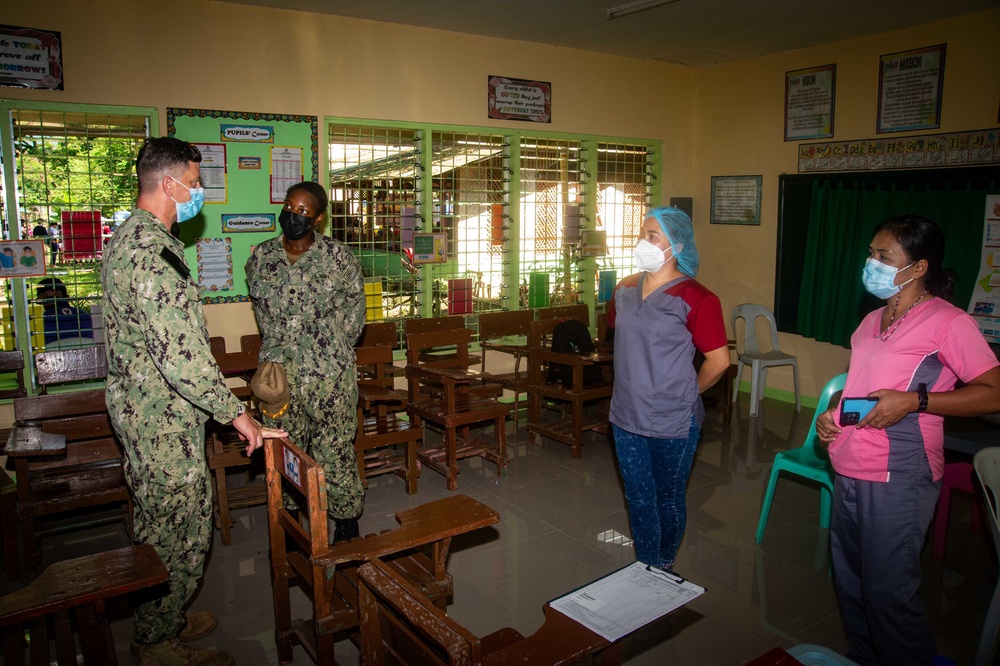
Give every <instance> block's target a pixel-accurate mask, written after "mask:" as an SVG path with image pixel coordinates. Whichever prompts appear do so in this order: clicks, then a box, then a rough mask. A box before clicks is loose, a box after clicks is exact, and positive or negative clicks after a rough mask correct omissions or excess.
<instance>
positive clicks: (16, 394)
mask: <svg viewBox="0 0 1000 666" xmlns="http://www.w3.org/2000/svg"><path fill="white" fill-rule="evenodd" d="M8 372H9V373H13V374H14V377H15V379H16V383H15V385H14V386H12V387H10V388H6V389H2V390H0V399H3V400H13V399H14V398H23V397H24V396H26V395H28V390H27V388H26V387H25V384H24V354H23V353H22V352H21V351H20V350H18V351H7V352H0V373H8ZM9 435H10V431H9V430H6V431H5V432H4V434H3V435H2V436H0V447H2V446H4V445H5V444H6V443H7V437H8V436H9ZM16 515H17V484H15V483H14V479H12V478H10V475H9V474H7V471H6V470H4V469H3V468H0V535H2V537H3V561H2V564H3V569H4V571H5V572H6V574H7V579H8V580H14V579H16V578H17V577H18V575H19V573H20V565H19V563H18V555H17V520H16Z"/></svg>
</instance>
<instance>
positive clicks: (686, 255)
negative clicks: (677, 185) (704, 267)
mask: <svg viewBox="0 0 1000 666" xmlns="http://www.w3.org/2000/svg"><path fill="white" fill-rule="evenodd" d="M650 217H652V218H654V219H655V220H656V221H657V222H659V223H660V228H661V229H663V233H665V234H666V235H667V240H669V241H670V247H672V248H673V254H674V256H675V257H677V269H678V270H679V271H680V272H681V273H684V274H685V275H687V276H689V277H695V276H696V275H698V247H697V246H696V245H695V244H694V226H693V225H692V224H691V218H690V217H688V216H687V213H685V212H684V211H682V210H681V209H680V208H671V207H670V206H659V207H658V208H652V209H650V210H649V212H647V213H646V218H650Z"/></svg>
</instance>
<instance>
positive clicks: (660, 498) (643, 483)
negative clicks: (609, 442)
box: [611, 414, 701, 569]
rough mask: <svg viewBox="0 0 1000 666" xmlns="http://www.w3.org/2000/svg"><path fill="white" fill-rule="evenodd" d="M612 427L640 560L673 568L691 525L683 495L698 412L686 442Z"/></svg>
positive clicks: (633, 538)
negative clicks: (689, 524)
mask: <svg viewBox="0 0 1000 666" xmlns="http://www.w3.org/2000/svg"><path fill="white" fill-rule="evenodd" d="M611 427H612V431H613V432H614V436H615V452H616V453H617V455H618V467H619V468H620V469H621V473H622V480H623V481H624V482H625V500H626V501H627V502H628V520H629V525H630V526H631V528H632V541H633V542H634V544H635V556H636V559H638V560H639V561H640V562H643V563H644V564H652V565H654V566H662V567H666V568H668V569H670V568H672V567H673V566H674V558H675V557H676V556H677V550H678V549H679V548H680V545H681V539H682V538H683V537H684V528H685V527H686V526H687V503H686V500H685V493H686V492H687V482H688V476H689V475H690V474H691V464H692V463H693V462H694V451H695V448H696V447H697V446H698V438H699V436H700V435H701V429H700V428H699V427H698V423H697V421H695V418H694V414H692V415H691V429H690V430H689V431H688V436H687V437H686V438H679V439H663V438H659V437H645V436H643V435H636V434H635V433H631V432H628V431H627V430H622V429H621V428H619V427H618V426H616V425H614V424H612V426H611Z"/></svg>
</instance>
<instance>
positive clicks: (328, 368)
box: [246, 182, 365, 541]
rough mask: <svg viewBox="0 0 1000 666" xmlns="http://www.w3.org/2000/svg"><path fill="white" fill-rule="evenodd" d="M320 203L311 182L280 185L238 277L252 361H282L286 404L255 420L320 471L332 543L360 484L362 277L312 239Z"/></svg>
mask: <svg viewBox="0 0 1000 666" xmlns="http://www.w3.org/2000/svg"><path fill="white" fill-rule="evenodd" d="M327 203H328V199H327V196H326V192H324V191H323V188H322V187H321V186H320V185H318V184H316V183H309V182H304V183H299V184H297V185H293V186H292V187H290V188H289V189H288V192H287V194H286V195H285V205H284V208H283V209H282V211H281V215H280V216H279V218H278V219H279V222H280V224H281V231H282V234H281V235H280V236H278V237H277V238H272V239H271V240H268V241H265V242H263V243H261V244H260V245H258V246H257V247H256V248H255V249H254V251H253V254H251V255H250V258H249V259H248V260H247V264H246V274H247V283H248V285H249V288H250V299H251V300H252V301H253V307H254V312H255V313H256V315H257V323H258V325H259V326H260V331H261V336H262V339H263V344H262V346H261V350H260V359H259V361H260V362H261V363H263V362H264V361H275V362H278V363H282V364H283V365H284V368H285V373H286V375H287V377H288V385H289V389H290V391H291V400H290V403H289V405H288V407H287V411H285V412H284V413H274V414H270V415H268V414H266V413H265V414H264V417H265V423H267V424H269V425H271V424H274V425H277V424H280V427H282V428H284V429H285V430H287V431H288V432H289V433H290V436H291V439H292V441H293V442H295V443H296V444H298V445H299V446H300V447H302V449H303V450H305V451H306V452H307V453H308V454H309V455H310V456H312V457H313V458H315V459H316V461H317V462H318V463H319V464H320V465H322V467H323V471H324V473H325V475H326V484H327V502H328V512H329V515H330V517H331V518H333V519H334V520H335V521H336V530H335V537H334V538H335V540H338V541H339V540H343V539H347V538H351V537H353V536H356V535H357V533H358V523H357V518H358V516H360V515H361V510H362V508H363V503H364V488H363V487H362V484H361V477H360V476H359V475H358V466H357V459H356V457H355V454H354V434H355V429H356V427H357V422H356V419H357V416H356V411H355V410H356V408H357V396H358V385H357V370H356V367H355V356H354V341H355V340H357V338H358V335H360V333H361V329H362V327H363V326H364V323H365V296H364V281H363V278H362V275H361V267H360V266H359V264H358V260H357V259H356V258H355V257H354V255H353V254H351V252H350V251H349V250H348V249H347V247H345V246H344V245H343V244H341V243H339V242H337V241H335V240H332V239H330V238H329V237H327V236H323V235H320V234H319V233H318V231H317V230H318V229H319V228H320V226H321V223H322V221H323V219H324V216H325V214H326V208H327Z"/></svg>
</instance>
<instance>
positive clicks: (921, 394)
mask: <svg viewBox="0 0 1000 666" xmlns="http://www.w3.org/2000/svg"><path fill="white" fill-rule="evenodd" d="M917 402H918V404H917V412H920V413H923V412H926V411H927V384H917Z"/></svg>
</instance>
